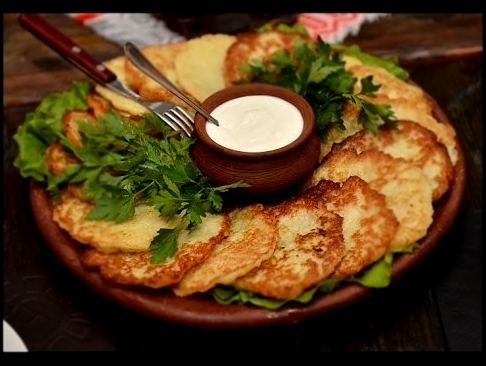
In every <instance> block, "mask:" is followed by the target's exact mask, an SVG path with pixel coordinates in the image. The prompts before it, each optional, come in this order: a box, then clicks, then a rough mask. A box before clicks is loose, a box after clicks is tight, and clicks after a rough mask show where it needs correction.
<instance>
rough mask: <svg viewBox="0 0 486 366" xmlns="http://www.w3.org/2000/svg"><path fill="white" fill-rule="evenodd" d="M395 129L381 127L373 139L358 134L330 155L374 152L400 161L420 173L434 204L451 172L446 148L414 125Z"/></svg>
mask: <svg viewBox="0 0 486 366" xmlns="http://www.w3.org/2000/svg"><path fill="white" fill-rule="evenodd" d="M397 127H398V128H397V129H396V130H395V129H392V128H390V127H389V126H387V125H382V126H380V128H379V132H378V134H377V135H375V134H373V132H371V131H370V130H361V131H359V132H358V133H356V134H354V135H353V136H350V137H348V138H347V139H345V140H344V141H342V142H341V143H339V144H336V145H334V146H333V148H332V151H337V150H340V149H346V148H352V149H354V150H356V152H357V153H358V154H360V153H362V152H363V151H365V150H368V149H373V148H376V149H378V150H380V151H383V152H384V153H387V154H389V155H391V156H393V157H395V158H404V159H405V160H407V161H409V162H410V163H412V164H413V165H416V166H418V167H419V168H420V169H422V171H423V172H424V174H425V176H426V177H427V179H428V180H429V182H430V184H431V185H432V189H433V192H432V200H433V201H434V202H435V201H438V200H439V199H440V198H441V197H442V195H443V194H444V193H445V192H447V190H448V189H449V186H450V184H451V181H452V175H453V171H454V167H453V166H452V162H451V160H450V159H449V155H448V153H447V149H446V147H445V146H444V145H443V144H442V143H440V142H438V141H437V137H436V135H435V134H434V133H433V132H432V131H430V130H429V129H427V128H425V127H423V126H421V125H420V124H418V123H416V122H412V121H406V120H400V121H398V124H397Z"/></svg>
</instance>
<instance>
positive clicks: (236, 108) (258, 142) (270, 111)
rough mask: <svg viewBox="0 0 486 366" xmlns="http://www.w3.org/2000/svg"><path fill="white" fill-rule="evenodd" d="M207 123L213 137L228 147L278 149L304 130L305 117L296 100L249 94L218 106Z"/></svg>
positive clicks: (248, 150)
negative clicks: (296, 105) (211, 119)
mask: <svg viewBox="0 0 486 366" xmlns="http://www.w3.org/2000/svg"><path fill="white" fill-rule="evenodd" d="M211 115H212V116H213V117H214V118H216V119H217V120H218V122H219V126H216V125H214V124H213V123H210V122H208V123H206V131H207V133H208V135H209V137H211V139H212V140H213V141H215V142H216V143H218V144H220V145H222V146H224V147H227V148H229V149H233V150H238V151H244V152H263V151H270V150H275V149H279V148H281V147H284V146H286V145H288V144H290V143H291V142H292V141H294V140H296V139H297V138H298V137H299V136H300V134H301V133H302V130H303V127H304V119H303V117H302V114H301V113H300V111H299V110H298V109H297V107H295V106H294V105H293V104H291V103H289V102H287V101H286V100H283V99H281V98H278V97H274V96H271V95H249V96H244V97H239V98H235V99H232V100H229V101H227V102H225V103H223V104H221V105H219V106H217V107H216V108H215V109H214V110H213V111H212V112H211Z"/></svg>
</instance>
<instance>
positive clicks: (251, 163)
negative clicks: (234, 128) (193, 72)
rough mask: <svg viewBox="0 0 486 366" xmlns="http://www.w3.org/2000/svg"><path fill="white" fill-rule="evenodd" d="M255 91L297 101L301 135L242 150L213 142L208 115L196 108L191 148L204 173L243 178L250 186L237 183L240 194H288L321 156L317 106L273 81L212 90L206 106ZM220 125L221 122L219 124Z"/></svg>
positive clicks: (226, 180) (218, 179)
mask: <svg viewBox="0 0 486 366" xmlns="http://www.w3.org/2000/svg"><path fill="white" fill-rule="evenodd" d="M253 95H269V96H274V97H278V98H281V99H283V100H285V101H287V102H289V103H291V104H292V105H294V106H295V107H296V108H297V109H298V110H299V111H300V113H301V115H302V117H303V129H302V132H301V133H300V135H299V136H298V137H297V138H296V139H295V140H293V141H292V142H290V143H289V144H287V145H285V146H283V147H280V148H276V149H274V150H269V151H263V152H246V151H238V150H234V149H231V148H228V147H225V146H223V145H220V144H219V143H217V142H215V141H214V140H213V139H212V138H211V137H210V136H209V134H208V132H207V130H206V123H209V122H207V120H206V118H205V117H204V116H203V115H201V114H199V113H196V116H195V119H194V137H195V138H196V142H195V143H194V144H193V145H192V146H191V150H190V154H191V158H192V159H193V161H194V163H195V164H196V165H197V166H198V167H199V169H200V170H201V171H202V173H203V174H205V175H206V176H207V177H208V178H209V179H211V180H212V181H213V182H214V183H216V184H218V185H223V184H230V183H234V182H237V181H244V182H246V183H248V184H250V187H244V188H237V189H235V190H234V191H233V192H234V193H236V194H238V195H239V196H244V197H253V198H256V197H258V198H262V197H267V198H268V197H276V196H279V195H282V194H287V193H288V192H291V191H292V190H293V189H295V188H296V187H297V186H298V185H299V184H301V183H303V181H304V180H305V179H306V178H307V177H308V176H309V175H310V174H311V173H312V171H313V170H314V168H315V167H316V164H317V162H318V159H319V146H320V141H319V137H318V136H317V134H316V131H315V121H314V118H315V116H314V111H313V110H312V107H311V106H310V105H309V103H308V102H307V101H306V100H305V99H304V98H303V97H301V96H300V95H299V94H297V93H294V92H293V91H291V90H289V89H286V88H284V87H280V86H276V85H270V84H260V83H253V84H241V85H235V86H230V87H227V88H225V89H223V90H220V91H218V92H216V93H214V94H213V95H211V96H209V97H208V98H207V99H206V100H205V101H204V102H203V103H202V107H203V108H204V109H205V110H206V111H208V112H212V111H213V110H214V109H215V108H216V107H218V106H219V105H221V104H222V103H225V102H227V101H229V100H232V99H235V98H239V97H243V96H253ZM218 128H219V127H218Z"/></svg>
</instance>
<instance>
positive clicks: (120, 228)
mask: <svg viewBox="0 0 486 366" xmlns="http://www.w3.org/2000/svg"><path fill="white" fill-rule="evenodd" d="M92 208H93V204H92V203H90V202H88V201H86V200H81V199H80V198H79V197H76V196H75V195H74V194H73V193H72V192H71V191H69V190H65V191H64V192H63V193H62V196H61V199H60V200H58V201H56V202H55V203H54V205H53V219H54V221H55V222H57V224H58V225H59V226H60V227H61V228H62V229H64V230H66V231H67V232H68V233H69V235H70V236H71V237H72V238H73V239H75V240H77V241H79V242H80V243H83V244H87V245H90V246H92V247H94V248H96V249H98V250H99V251H101V252H105V253H112V252H118V251H126V252H140V251H146V250H148V249H149V247H150V243H151V241H152V239H153V238H154V237H155V236H156V235H157V231H158V230H159V229H161V228H168V229H171V228H173V227H175V226H176V224H177V222H178V217H174V218H173V219H166V218H164V217H162V216H160V213H159V212H158V211H157V210H156V209H154V208H153V207H151V206H146V205H139V206H136V208H135V216H134V217H133V218H132V219H130V220H127V221H124V222H122V223H119V224H115V223H114V222H113V221H105V220H87V219H86V218H85V217H86V215H87V214H88V213H89V212H90V211H91V209H92Z"/></svg>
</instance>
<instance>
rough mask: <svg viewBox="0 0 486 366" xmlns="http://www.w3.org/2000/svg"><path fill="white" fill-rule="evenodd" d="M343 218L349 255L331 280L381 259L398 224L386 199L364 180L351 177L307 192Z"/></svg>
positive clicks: (319, 184) (345, 255)
mask: <svg viewBox="0 0 486 366" xmlns="http://www.w3.org/2000/svg"><path fill="white" fill-rule="evenodd" d="M304 196H306V197H307V196H308V197H315V198H316V199H317V200H319V201H320V202H321V203H322V204H324V205H325V206H326V208H327V209H328V210H329V211H331V212H334V213H336V214H338V215H339V216H341V217H342V218H343V236H344V245H345V254H344V257H343V259H342V261H341V262H340V263H339V264H338V266H337V267H336V269H335V270H334V272H333V273H332V274H331V275H330V276H329V278H331V279H343V278H346V277H349V276H351V275H353V274H356V273H358V272H359V271H361V270H362V269H363V268H364V267H365V266H368V265H369V264H371V263H373V262H375V261H377V260H378V259H380V258H381V257H382V256H383V255H384V254H385V253H386V252H387V251H388V249H389V246H390V242H391V239H392V238H393V236H394V235H395V232H396V230H397V227H398V221H397V219H396V217H395V215H394V214H393V211H392V210H390V209H389V208H388V207H387V206H386V197H385V196H384V195H382V194H380V193H378V192H377V191H375V190H374V189H372V188H371V187H370V185H369V184H368V183H366V182H365V181H364V180H363V179H361V178H359V177H357V176H351V177H349V178H348V179H346V180H345V181H344V182H342V183H335V182H331V181H328V180H321V181H320V182H319V183H318V184H317V185H316V186H314V187H312V188H310V189H309V190H308V191H306V192H305V193H304Z"/></svg>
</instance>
